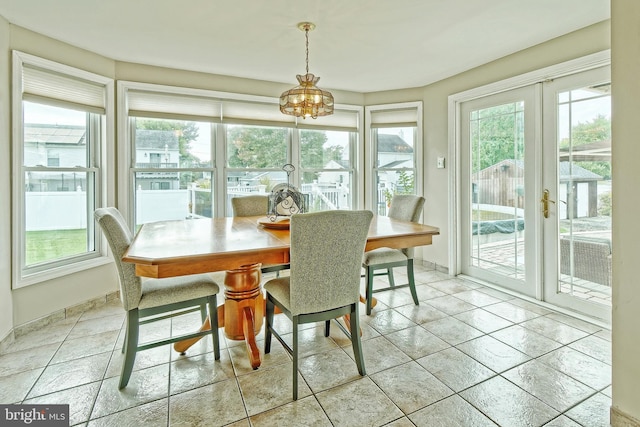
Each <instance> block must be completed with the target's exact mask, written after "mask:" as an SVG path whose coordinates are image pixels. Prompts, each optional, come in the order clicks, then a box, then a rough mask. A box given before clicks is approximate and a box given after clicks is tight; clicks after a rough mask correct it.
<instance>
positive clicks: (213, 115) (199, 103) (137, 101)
mask: <svg viewBox="0 0 640 427" xmlns="http://www.w3.org/2000/svg"><path fill="white" fill-rule="evenodd" d="M127 94H128V96H127V102H128V106H129V115H130V116H144V117H157V118H171V117H172V118H177V117H180V118H183V119H187V120H195V121H200V120H204V121H216V122H219V121H220V118H221V116H222V102H221V101H220V100H219V99H214V98H208V97H203V96H193V95H181V94H173V93H163V92H151V91H142V90H129V91H128V92H127Z"/></svg>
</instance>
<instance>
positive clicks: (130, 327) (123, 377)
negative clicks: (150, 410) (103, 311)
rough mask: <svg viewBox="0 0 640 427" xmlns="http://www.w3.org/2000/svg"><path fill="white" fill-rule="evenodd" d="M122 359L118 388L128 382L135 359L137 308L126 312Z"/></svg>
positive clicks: (121, 387) (123, 386) (136, 348)
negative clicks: (125, 331)
mask: <svg viewBox="0 0 640 427" xmlns="http://www.w3.org/2000/svg"><path fill="white" fill-rule="evenodd" d="M124 348H125V352H124V361H123V362H122V372H121V373H120V384H119V385H118V388H119V389H123V388H125V387H126V386H127V384H128V383H129V378H130V377H131V372H132V371H133V364H134V362H135V361H136V352H137V351H138V309H137V308H135V309H133V310H129V311H128V312H127V333H126V340H125V344H124Z"/></svg>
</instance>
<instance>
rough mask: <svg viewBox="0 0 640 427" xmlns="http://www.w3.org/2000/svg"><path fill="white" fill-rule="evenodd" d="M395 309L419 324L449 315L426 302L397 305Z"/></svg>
mask: <svg viewBox="0 0 640 427" xmlns="http://www.w3.org/2000/svg"><path fill="white" fill-rule="evenodd" d="M394 310H395V311H397V312H398V313H400V314H402V315H403V316H404V317H406V318H407V319H409V320H411V321H412V322H413V323H416V324H418V325H421V324H423V323H427V322H433V321H434V320H438V319H442V318H444V317H447V316H449V315H448V314H446V313H444V312H442V311H440V310H438V309H436V308H435V307H432V306H431V305H429V304H428V303H425V302H421V303H420V305H414V304H413V303H411V304H408V305H403V306H402V307H396V308H395V309H394Z"/></svg>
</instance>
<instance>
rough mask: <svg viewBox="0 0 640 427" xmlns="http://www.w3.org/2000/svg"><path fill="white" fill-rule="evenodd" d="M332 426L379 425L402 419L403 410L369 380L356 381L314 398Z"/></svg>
mask: <svg viewBox="0 0 640 427" xmlns="http://www.w3.org/2000/svg"><path fill="white" fill-rule="evenodd" d="M316 397H317V398H318V401H319V402H320V405H322V408H323V409H324V411H325V413H326V414H327V416H328V417H329V419H330V420H331V423H332V424H333V425H334V426H337V427H340V426H354V425H357V426H360V427H367V426H381V425H384V424H386V423H389V422H391V421H394V420H396V419H399V418H401V417H402V416H403V414H402V411H401V410H400V409H398V407H397V406H396V405H394V403H393V402H392V401H391V400H390V399H389V398H388V397H387V395H386V394H385V393H384V392H383V391H382V390H380V388H378V386H377V385H375V383H374V382H373V381H371V379H369V378H367V377H364V378H362V379H359V380H357V381H352V382H350V383H347V384H344V385H341V386H339V387H335V388H332V389H330V390H327V391H323V392H321V393H318V394H317V395H316Z"/></svg>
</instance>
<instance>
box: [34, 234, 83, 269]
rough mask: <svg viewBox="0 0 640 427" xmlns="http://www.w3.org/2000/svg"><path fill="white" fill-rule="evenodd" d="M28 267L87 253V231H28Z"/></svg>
mask: <svg viewBox="0 0 640 427" xmlns="http://www.w3.org/2000/svg"><path fill="white" fill-rule="evenodd" d="M26 244H27V248H26V250H27V257H26V258H27V259H26V262H27V265H33V264H37V263H40V262H45V261H52V260H56V259H60V258H65V257H68V256H72V255H77V254H81V253H84V252H86V251H87V230H86V229H79V230H47V231H27V241H26Z"/></svg>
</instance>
